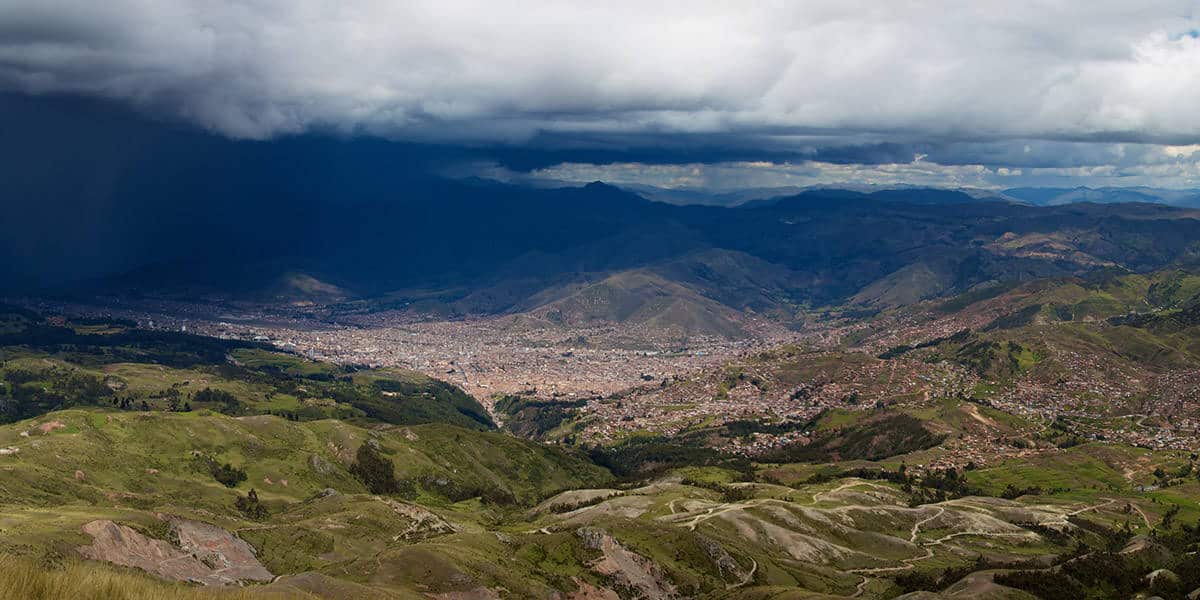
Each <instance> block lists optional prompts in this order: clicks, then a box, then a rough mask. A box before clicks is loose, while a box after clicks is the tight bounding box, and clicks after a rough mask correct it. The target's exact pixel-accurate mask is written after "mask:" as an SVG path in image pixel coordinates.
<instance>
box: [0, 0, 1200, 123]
mask: <svg viewBox="0 0 1200 600" xmlns="http://www.w3.org/2000/svg"><path fill="white" fill-rule="evenodd" d="M1195 8H1196V6H1195V4H1194V3H1191V2H1186V1H1183V2H1155V1H1151V2H1137V3H1129V2H1115V1H1109V2H1088V3H1079V2H1061V3H1049V4H1047V3H1041V2H1018V3H1014V2H1008V1H1005V2H972V3H961V2H903V1H896V2H875V1H866V0H864V1H861V2H846V1H844V0H837V1H834V0H826V1H812V2H801V3H796V2H750V3H727V2H689V3H651V2H640V1H639V2H623V1H617V2H604V3H576V2H528V1H527V2H517V3H496V2H447V1H444V0H443V1H423V2H422V1H408V2H395V1H392V0H364V1H359V2H340V1H334V0H289V1H285V0H245V1H239V2H214V1H212V0H190V1H189V0H174V1H171V0H108V1H106V2H102V3H101V2H83V1H73V2H71V1H64V0H8V1H7V2H4V3H2V4H0V88H7V89H16V90H21V91H25V92H33V93H44V92H72V93H81V94H90V95H97V96H103V97H107V98H115V99H118V100H122V101H125V102H128V103H131V104H134V105H137V106H142V107H146V108H149V109H152V110H156V111H160V112H167V113H169V114H174V115H177V116H178V117H181V118H183V119H186V120H189V121H191V122H194V123H197V124H199V125H201V126H204V127H208V128H211V129H213V130H216V131H218V132H221V133H223V134H226V135H229V136H234V137H249V138H264V137H270V136H274V135H279V134H287V133H294V132H300V131H305V130H309V129H312V128H320V129H334V130H340V131H346V132H363V131H365V132H371V133H375V134H384V135H389V136H393V137H397V138H403V139H441V140H456V141H509V142H516V143H520V142H523V141H526V140H528V139H529V138H530V136H533V135H535V134H536V133H537V132H539V131H547V132H559V133H563V134H566V135H568V136H569V135H578V134H585V133H592V134H594V133H607V134H629V133H634V134H673V133H684V134H688V133H691V134H699V133H703V134H712V133H733V134H739V135H741V134H744V135H751V134H755V135H759V134H772V135H780V136H781V135H786V134H789V133H803V132H824V133H825V134H826V135H830V136H833V137H838V136H855V135H861V134H874V135H879V136H883V137H884V138H890V137H891V136H904V137H905V139H913V138H916V139H926V138H938V139H942V138H946V139H956V140H993V139H1003V138H1007V137H1012V136H1018V137H1023V138H1029V139H1063V138H1089V139H1090V138H1092V137H1097V138H1100V139H1105V138H1113V139H1115V138H1117V137H1121V138H1135V139H1155V140H1159V141H1172V142H1173V143H1175V144H1177V145H1180V144H1188V143H1194V142H1193V140H1200V111H1196V110H1195V109H1194V103H1195V99H1196V98H1200V40H1197V39H1196V38H1195V37H1193V36H1190V35H1183V32H1186V31H1189V30H1192V29H1194V28H1195V27H1196V22H1195V21H1194V20H1192V19H1191V18H1190V17H1189V15H1191V14H1192V13H1193V11H1194V9H1195Z"/></svg>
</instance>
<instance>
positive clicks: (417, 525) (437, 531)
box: [377, 497, 458, 542]
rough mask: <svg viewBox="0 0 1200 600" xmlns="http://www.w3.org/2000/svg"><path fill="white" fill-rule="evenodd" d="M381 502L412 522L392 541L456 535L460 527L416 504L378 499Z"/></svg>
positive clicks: (393, 537)
mask: <svg viewBox="0 0 1200 600" xmlns="http://www.w3.org/2000/svg"><path fill="white" fill-rule="evenodd" d="M377 498H378V499H379V501H380V502H383V503H384V504H387V505H388V506H389V507H391V509H392V510H393V511H395V512H396V514H398V515H400V516H403V517H406V518H408V519H410V520H412V523H411V524H409V526H408V528H407V529H405V530H404V531H401V532H400V533H398V534H396V535H394V536H392V541H393V542H396V541H400V540H405V541H412V540H419V539H424V538H429V537H434V536H438V535H445V534H448V533H455V532H457V531H458V527H455V526H454V524H453V523H451V522H449V521H447V520H445V519H443V518H442V517H440V516H438V515H437V514H436V513H434V512H433V511H431V510H429V509H427V508H425V507H423V506H417V505H416V504H405V503H403V502H397V501H395V500H392V499H390V498H383V497H377Z"/></svg>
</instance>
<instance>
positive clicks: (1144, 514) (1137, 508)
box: [1129, 502, 1154, 529]
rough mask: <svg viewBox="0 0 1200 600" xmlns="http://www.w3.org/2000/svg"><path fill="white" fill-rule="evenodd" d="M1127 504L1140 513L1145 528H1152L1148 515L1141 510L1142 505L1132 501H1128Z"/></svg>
mask: <svg viewBox="0 0 1200 600" xmlns="http://www.w3.org/2000/svg"><path fill="white" fill-rule="evenodd" d="M1129 505H1130V506H1132V507H1133V510H1136V511H1137V513H1138V514H1139V515H1142V521H1143V522H1145V523H1146V529H1154V527H1153V526H1152V525H1150V517H1147V516H1146V513H1145V512H1143V511H1142V507H1140V506H1138V505H1136V504H1134V503H1132V502H1130V503H1129Z"/></svg>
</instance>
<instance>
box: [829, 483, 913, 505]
mask: <svg viewBox="0 0 1200 600" xmlns="http://www.w3.org/2000/svg"><path fill="white" fill-rule="evenodd" d="M860 485H865V486H869V487H875V488H880V489H884V490H887V491H889V492H895V490H893V489H892V488H890V487H888V486H886V485H881V484H878V483H875V482H872V481H863V480H861V479H857V480H854V481H851V482H849V483H843V484H842V485H839V486H837V487H835V488H833V489H832V490H828V491H821V492H817V493H815V494H813V497H812V504H816V503H818V502H820V501H821V496H827V495H829V494H836V493H838V492H840V491H842V490H847V489H850V488H852V487H858V486H860Z"/></svg>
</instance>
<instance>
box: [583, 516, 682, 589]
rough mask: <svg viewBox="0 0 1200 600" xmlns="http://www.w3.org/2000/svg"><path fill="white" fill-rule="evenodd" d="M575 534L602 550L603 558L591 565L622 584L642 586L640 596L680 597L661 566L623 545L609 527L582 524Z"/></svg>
mask: <svg viewBox="0 0 1200 600" xmlns="http://www.w3.org/2000/svg"><path fill="white" fill-rule="evenodd" d="M575 534H576V535H578V536H579V538H580V539H581V540H583V545H584V547H585V548H588V549H590V550H599V551H600V558H598V559H596V560H594V561H592V562H591V564H589V565H588V566H589V567H591V569H592V570H593V571H595V572H596V573H599V574H601V575H606V576H608V577H610V578H611V579H612V580H613V581H614V582H615V583H617V584H618V585H620V586H625V587H630V588H634V589H636V590H638V592H639V593H640V596H641V597H642V598H646V599H648V600H659V599H666V598H675V597H676V595H675V586H674V585H672V584H671V582H670V581H668V580H667V577H666V574H665V573H663V570H662V568H661V567H659V566H658V565H657V564H655V563H654V561H652V560H650V559H648V558H646V557H644V556H642V555H640V554H638V553H636V552H633V551H631V550H629V549H628V548H626V547H624V546H622V545H621V543H620V542H618V541H617V540H616V538H614V537H612V536H611V535H609V533H608V532H607V531H605V530H603V529H599V528H596V527H581V528H579V529H578V530H576V531H575Z"/></svg>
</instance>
